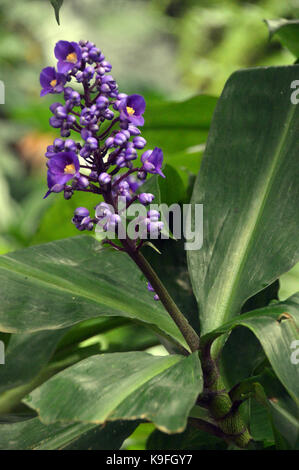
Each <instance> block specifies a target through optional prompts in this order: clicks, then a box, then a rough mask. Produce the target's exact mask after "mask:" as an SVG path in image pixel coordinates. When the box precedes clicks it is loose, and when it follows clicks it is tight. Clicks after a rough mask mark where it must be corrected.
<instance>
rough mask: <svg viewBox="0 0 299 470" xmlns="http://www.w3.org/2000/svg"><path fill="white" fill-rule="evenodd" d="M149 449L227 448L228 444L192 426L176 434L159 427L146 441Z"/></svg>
mask: <svg viewBox="0 0 299 470" xmlns="http://www.w3.org/2000/svg"><path fill="white" fill-rule="evenodd" d="M146 448H147V450H184V451H185V450H225V449H226V448H227V445H226V444H225V442H224V441H223V440H222V439H219V438H218V437H215V436H211V435H210V434H207V433H206V432H204V431H200V430H198V429H196V428H194V427H192V426H190V425H189V426H188V427H187V429H186V430H185V431H184V432H182V433H180V434H174V435H171V436H170V435H168V434H165V433H163V432H161V431H158V430H157V429H156V430H155V431H154V432H152V434H151V435H150V436H149V438H148V440H147V443H146Z"/></svg>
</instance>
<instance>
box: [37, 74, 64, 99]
mask: <svg viewBox="0 0 299 470" xmlns="http://www.w3.org/2000/svg"><path fill="white" fill-rule="evenodd" d="M65 82H66V78H65V76H64V75H62V74H61V73H57V72H56V70H55V69H54V67H46V68H44V69H43V70H42V71H41V74H40V84H41V86H42V91H41V92H40V96H45V95H47V94H48V93H61V92H62V91H63V87H64V84H65Z"/></svg>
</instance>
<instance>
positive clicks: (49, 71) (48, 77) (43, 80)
mask: <svg viewBox="0 0 299 470" xmlns="http://www.w3.org/2000/svg"><path fill="white" fill-rule="evenodd" d="M55 79H56V71H55V69H54V67H46V68H44V69H43V70H42V71H41V73H40V77H39V81H40V84H41V86H42V87H43V88H46V87H48V86H49V84H50V82H51V81H52V80H55Z"/></svg>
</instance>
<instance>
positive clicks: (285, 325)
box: [201, 293, 299, 403]
mask: <svg viewBox="0 0 299 470" xmlns="http://www.w3.org/2000/svg"><path fill="white" fill-rule="evenodd" d="M237 326H244V327H246V328H249V329H250V330H251V331H252V332H253V333H254V334H255V336H256V337H257V338H258V340H259V341H260V343H261V345H262V347H263V349H264V352H265V354H266V356H267V358H268V360H269V362H270V364H271V365H272V367H273V370H274V372H275V374H276V375H277V377H278V378H279V380H280V381H281V383H282V384H283V385H284V386H285V388H286V389H287V391H288V392H289V394H290V395H291V397H292V398H293V400H294V401H295V402H296V403H299V368H298V365H296V364H295V363H294V361H292V353H294V349H292V343H293V342H294V341H297V340H298V339H299V293H298V294H296V295H294V296H293V297H290V298H289V299H288V300H286V301H284V302H278V303H275V304H272V305H269V306H268V307H264V308H261V309H258V310H253V311H252V312H249V313H246V314H244V315H240V316H239V317H237V318H235V319H234V320H233V321H231V322H229V323H226V324H225V325H222V326H221V327H219V328H217V329H216V330H214V331H212V332H210V333H208V334H207V335H205V336H203V337H202V338H201V346H203V345H205V344H207V342H209V341H211V340H214V339H216V338H217V337H219V336H221V335H223V334H226V333H228V332H230V331H231V330H232V329H233V328H235V327H237Z"/></svg>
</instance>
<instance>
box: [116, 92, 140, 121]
mask: <svg viewBox="0 0 299 470" xmlns="http://www.w3.org/2000/svg"><path fill="white" fill-rule="evenodd" d="M144 111H145V99H144V98H143V96H141V95H130V96H128V97H127V98H125V99H124V100H123V101H121V103H120V119H121V120H122V121H127V122H131V123H132V124H133V125H134V126H143V124H144V118H143V116H142V115H143V113H144Z"/></svg>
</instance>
